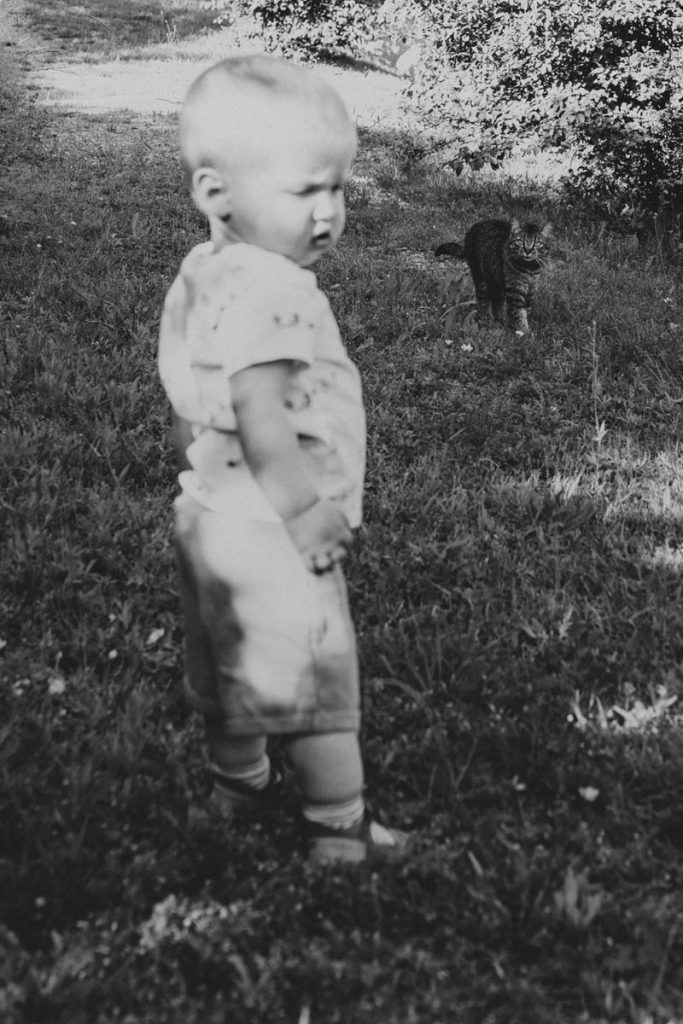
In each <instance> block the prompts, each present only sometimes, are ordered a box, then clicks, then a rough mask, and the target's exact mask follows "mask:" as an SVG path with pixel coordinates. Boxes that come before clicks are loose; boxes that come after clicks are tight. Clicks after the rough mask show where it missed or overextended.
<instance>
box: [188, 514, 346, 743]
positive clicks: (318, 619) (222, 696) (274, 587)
mask: <svg viewBox="0 0 683 1024" xmlns="http://www.w3.org/2000/svg"><path fill="white" fill-rule="evenodd" d="M175 511H176V540H177V546H178V560H179V567H180V594H181V600H182V605H183V612H184V617H185V656H186V664H185V671H186V676H185V687H186V692H187V696H188V699H189V701H190V703H191V704H192V705H193V706H194V707H195V708H197V709H198V710H199V711H201V712H203V713H204V714H207V715H216V716H220V718H221V719H222V721H223V726H224V732H225V735H226V736H229V735H242V736H245V735H261V734H262V735H270V734H274V733H309V732H337V731H346V730H353V731H357V730H358V728H359V724H360V710H359V704H360V700H359V684H358V662H357V655H356V639H355V632H354V628H353V623H352V621H351V616H350V614H349V607H348V597H347V591H346V582H345V580H344V576H343V573H342V571H341V569H340V568H339V566H335V568H334V570H331V571H330V572H326V573H322V574H320V575H316V574H314V573H312V572H309V571H308V570H307V569H306V567H305V565H304V563H303V561H302V558H301V555H300V554H299V553H298V551H297V550H296V548H295V547H294V545H293V544H292V541H291V539H290V537H289V535H288V533H287V531H286V529H285V527H284V525H283V524H282V523H270V522H264V521H262V520H253V519H243V518H241V517H237V516H233V515H232V514H227V513H224V512H213V511H211V510H210V509H207V508H205V507H204V506H203V505H200V504H199V502H197V501H195V499H194V498H192V497H191V496H190V495H189V494H181V495H180V497H179V498H177V500H176V503H175Z"/></svg>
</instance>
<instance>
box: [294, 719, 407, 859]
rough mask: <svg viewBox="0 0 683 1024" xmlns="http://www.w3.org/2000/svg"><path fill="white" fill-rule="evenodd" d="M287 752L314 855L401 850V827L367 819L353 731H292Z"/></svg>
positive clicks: (352, 855) (353, 855) (334, 856)
mask: <svg viewBox="0 0 683 1024" xmlns="http://www.w3.org/2000/svg"><path fill="white" fill-rule="evenodd" d="M290 755H291V758H292V764H293V766H294V769H295V771H296V774H297V778H298V782H299V785H300V787H301V790H302V794H303V798H304V806H303V815H304V819H305V822H306V825H307V830H308V835H309V840H310V855H311V858H312V859H313V860H314V861H317V862H319V863H327V862H331V861H349V862H358V861H363V860H366V859H367V858H368V857H372V856H373V855H377V854H379V855H384V856H386V855H387V854H389V855H391V854H392V853H394V854H395V853H400V852H402V850H403V849H404V848H405V845H406V841H407V837H406V835H405V834H404V833H402V832H399V831H398V830H396V829H387V828H383V827H382V826H381V825H379V824H378V823H377V822H374V821H373V822H371V821H368V820H367V817H366V814H365V801H364V800H363V762H362V758H361V752H360V745H359V742H358V736H357V734H356V733H355V732H329V733H316V734H307V735H302V736H296V737H295V738H294V739H293V740H292V741H291V743H290Z"/></svg>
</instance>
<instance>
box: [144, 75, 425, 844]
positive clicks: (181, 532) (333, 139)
mask: <svg viewBox="0 0 683 1024" xmlns="http://www.w3.org/2000/svg"><path fill="white" fill-rule="evenodd" d="M180 146H181V156H182V161H183V165H184V168H185V172H186V176H187V181H188V183H189V187H190V189H191V194H192V197H193V199H194V202H195V204H196V205H197V207H198V209H199V210H200V211H201V212H202V213H203V214H204V215H205V216H206V218H207V219H208V223H209V229H210V241H208V242H206V243H203V244H201V245H198V246H196V248H194V249H193V250H192V251H191V252H190V254H189V255H188V256H187V257H186V258H185V260H184V261H183V263H182V266H181V268H180V272H179V274H178V276H177V278H176V279H175V281H174V282H173V284H172V285H171V288H170V289H169V292H168V295H167V297H166V302H165V305H164V311H163V317H162V322H161V332H160V348H159V370H160V374H161V380H162V383H163V385H164V388H165V390H166V393H167V395H168V398H169V400H170V402H171V406H172V409H173V416H174V423H175V428H176V440H177V443H178V445H179V448H180V450H181V451H182V452H184V453H185V465H186V466H187V467H188V468H186V469H185V470H184V471H183V472H181V474H180V477H179V480H180V485H181V494H180V496H179V497H178V498H177V500H176V538H177V547H178V558H179V567H180V593H181V600H182V605H183V612H184V621H185V648H186V652H185V653H186V690H187V694H188V698H189V700H190V702H191V703H192V704H193V706H194V707H196V708H197V709H199V710H200V711H201V713H202V714H203V716H204V721H205V725H206V739H207V744H208V751H209V766H210V774H211V776H212V779H213V792H212V799H213V801H214V803H215V804H216V805H217V806H218V807H219V809H220V811H221V812H222V813H223V814H224V815H225V816H226V817H227V818H230V817H232V815H233V813H234V811H235V810H236V809H237V808H238V807H240V806H241V805H243V804H245V803H246V804H253V803H258V802H264V803H266V802H267V801H268V800H272V798H273V796H274V795H276V794H277V792H278V787H279V786H280V785H281V782H282V779H281V776H280V773H279V772H278V771H277V770H276V769H275V768H274V767H273V766H272V765H271V762H270V759H269V756H268V753H267V740H268V737H269V736H276V735H277V736H280V737H285V738H286V741H287V749H288V753H289V756H290V759H291V763H292V766H293V769H294V772H295V775H296V779H297V783H298V786H299V789H300V791H301V795H302V801H303V807H302V812H303V821H304V827H305V835H306V840H307V844H308V852H309V856H310V858H311V859H312V860H313V861H314V862H318V863H329V862H334V861H350V862H358V861H364V860H367V859H371V858H374V857H375V856H382V855H395V854H397V853H400V852H402V851H403V849H404V847H405V845H406V839H407V837H406V835H405V834H404V833H402V832H399V831H398V830H395V829H388V828H385V827H383V826H381V825H380V824H379V823H378V822H376V821H372V820H370V819H369V818H368V815H367V813H366V810H365V806H364V802H363V795H362V794H363V767H362V759H361V753H360V747H359V740H358V730H359V717H360V713H359V685H358V667H357V660H356V647H355V637H354V631H353V626H352V623H351V619H350V615H349V610H348V601H347V593H346V586H345V581H344V577H343V574H342V571H341V568H340V562H341V560H342V558H343V557H344V555H345V552H346V548H347V545H348V544H349V542H350V540H351V536H352V533H351V531H352V529H353V528H354V527H357V526H358V525H359V523H360V519H361V497H362V487H363V475H364V464H365V417H364V410H363V403H362V396H361V388H360V382H359V376H358V372H357V370H356V368H355V366H354V365H353V363H352V362H351V360H350V359H349V357H348V356H347V354H346V352H345V350H344V347H343V345H342V342H341V340H340V336H339V331H338V329H337V325H336V322H335V320H334V317H333V315H332V312H331V309H330V306H329V304H328V302H327V300H326V298H325V297H324V296H323V294H322V293H321V292H320V290H319V289H318V287H317V283H316V279H315V277H314V275H313V273H312V272H311V271H310V270H308V269H306V268H308V267H311V266H312V265H313V264H314V263H315V262H316V260H318V259H319V258H320V256H322V255H323V253H325V252H327V251H328V250H330V249H331V248H332V247H333V246H334V244H335V243H336V242H337V240H338V238H339V236H340V235H341V233H342V231H343V229H344V222H345V212H344V185H345V182H346V180H347V178H348V176H349V173H350V170H351V165H352V163H353V160H354V157H355V153H356V133H355V129H354V126H353V125H352V123H351V121H350V119H349V117H348V114H347V112H346V110H345V108H344V106H343V104H342V102H341V100H340V99H339V97H338V96H337V94H336V93H335V92H334V91H333V90H332V89H331V88H330V87H328V86H327V85H326V84H325V83H323V82H322V81H321V80H319V79H318V78H317V77H316V76H315V75H314V74H313V73H312V72H311V71H309V70H307V69H304V68H301V67H298V66H296V65H293V64H289V63H286V62H284V61H281V60H277V59H275V58H273V57H265V56H248V57H235V58H229V59H227V60H224V61H221V62H220V63H218V64H216V65H215V66H214V67H212V68H210V69H209V70H208V71H206V72H204V74H202V75H201V76H200V77H199V78H198V79H197V80H196V81H195V82H194V84H193V85H192V86H191V88H190V90H189V93H188V95H187V98H186V100H185V103H184V105H183V107H182V110H181V114H180Z"/></svg>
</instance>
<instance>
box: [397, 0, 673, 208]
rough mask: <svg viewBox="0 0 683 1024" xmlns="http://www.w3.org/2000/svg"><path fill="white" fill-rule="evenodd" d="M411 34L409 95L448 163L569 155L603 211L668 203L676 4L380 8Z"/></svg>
mask: <svg viewBox="0 0 683 1024" xmlns="http://www.w3.org/2000/svg"><path fill="white" fill-rule="evenodd" d="M383 14H384V16H385V18H388V19H390V20H391V21H392V22H393V24H394V25H397V24H399V23H400V22H401V20H402V21H403V23H404V24H406V25H408V24H410V25H413V26H414V25H416V24H417V25H418V28H417V32H418V33H419V34H420V36H421V39H422V47H423V53H422V59H421V60H420V62H419V63H418V64H417V66H416V68H415V74H414V76H413V81H412V82H411V83H410V85H409V86H408V88H407V95H408V97H409V98H410V99H411V100H412V101H413V102H414V103H415V105H416V106H417V107H418V109H419V111H420V113H421V116H422V118H423V121H424V128H425V132H426V134H427V136H428V137H430V138H431V140H432V142H434V143H436V144H440V145H444V146H448V147H450V149H451V155H452V158H453V165H454V166H455V168H456V170H459V169H461V168H462V166H464V164H465V163H469V164H471V165H472V166H474V167H475V168H476V167H478V166H482V164H483V163H484V162H485V161H487V160H493V161H494V163H495V162H496V161H497V160H499V159H500V158H501V157H502V156H504V155H505V154H506V153H508V152H509V150H510V149H511V147H512V146H514V145H515V144H517V143H522V144H525V145H528V146H530V147H532V146H537V145H543V146H554V147H558V148H562V149H568V148H572V149H573V150H575V162H574V167H575V169H574V172H573V173H574V177H575V180H576V181H577V182H578V183H579V184H580V185H581V187H582V188H583V189H584V191H587V192H588V193H589V194H591V195H592V196H594V197H596V198H598V199H599V200H600V201H601V202H602V203H603V204H604V205H606V206H608V207H611V208H613V209H616V208H619V207H622V206H623V205H624V204H625V203H628V204H636V203H637V204H640V205H642V206H644V207H645V208H647V209H651V210H653V209H657V208H658V207H661V205H662V204H663V203H666V202H671V201H672V200H673V198H674V197H675V194H676V192H675V189H676V183H677V182H678V181H680V179H681V169H682V166H681V164H682V157H681V153H682V151H683V147H682V146H681V143H682V142H683V86H682V85H681V83H682V82H683V57H682V54H683V7H682V6H681V4H680V3H678V2H676V3H672V2H671V0H459V2H458V3H457V4H453V3H450V4H447V3H438V4H424V3H420V2H419V0H389V2H388V3H386V4H384V5H383Z"/></svg>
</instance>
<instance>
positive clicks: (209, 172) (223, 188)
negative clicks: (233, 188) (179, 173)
mask: <svg viewBox="0 0 683 1024" xmlns="http://www.w3.org/2000/svg"><path fill="white" fill-rule="evenodd" d="M192 198H193V199H194V202H195V206H196V207H197V209H198V210H200V211H201V212H202V213H203V214H204V215H205V216H207V217H210V216H214V217H221V218H224V217H228V216H229V215H230V187H229V183H228V180H227V178H226V177H225V176H224V175H223V174H221V173H220V172H219V171H217V170H216V169H215V168H214V167H198V168H197V169H196V170H195V171H193V172H192Z"/></svg>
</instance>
